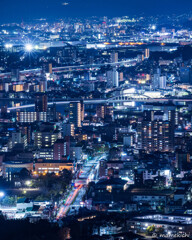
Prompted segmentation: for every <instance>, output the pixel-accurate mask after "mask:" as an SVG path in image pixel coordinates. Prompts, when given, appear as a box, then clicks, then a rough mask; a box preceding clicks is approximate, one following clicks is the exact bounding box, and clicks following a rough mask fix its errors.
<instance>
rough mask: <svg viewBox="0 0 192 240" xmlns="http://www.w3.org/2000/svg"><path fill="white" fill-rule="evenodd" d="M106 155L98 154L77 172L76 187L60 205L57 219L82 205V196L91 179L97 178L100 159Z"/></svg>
mask: <svg viewBox="0 0 192 240" xmlns="http://www.w3.org/2000/svg"><path fill="white" fill-rule="evenodd" d="M105 157H106V154H105V153H104V154H101V155H100V156H96V157H94V158H93V159H91V160H88V161H87V162H85V163H84V165H83V167H82V170H81V171H80V173H79V176H78V174H77V177H76V180H75V181H74V187H73V188H72V190H71V192H70V193H69V195H68V197H67V200H66V201H65V203H64V204H62V205H61V206H60V209H59V212H58V214H57V216H56V219H57V220H58V219H60V218H62V217H64V216H66V215H67V214H68V213H70V212H71V211H72V210H73V209H72V208H73V207H74V208H75V209H76V210H78V209H79V208H80V206H81V202H82V198H83V196H84V194H85V192H86V187H87V185H88V183H89V182H90V181H93V180H96V177H97V176H96V175H95V170H98V167H99V160H101V159H103V158H105Z"/></svg>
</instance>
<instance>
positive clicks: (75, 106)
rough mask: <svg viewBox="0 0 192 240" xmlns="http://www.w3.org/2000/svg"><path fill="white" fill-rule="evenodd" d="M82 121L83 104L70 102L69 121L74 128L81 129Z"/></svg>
mask: <svg viewBox="0 0 192 240" xmlns="http://www.w3.org/2000/svg"><path fill="white" fill-rule="evenodd" d="M83 120H84V104H83V102H80V101H79V102H71V103H70V104H69V121H70V123H73V124H74V125H75V127H81V122H82V121H83Z"/></svg>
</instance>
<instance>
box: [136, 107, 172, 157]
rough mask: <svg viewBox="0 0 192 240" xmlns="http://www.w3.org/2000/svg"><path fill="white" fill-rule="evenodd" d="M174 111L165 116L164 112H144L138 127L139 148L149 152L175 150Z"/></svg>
mask: <svg viewBox="0 0 192 240" xmlns="http://www.w3.org/2000/svg"><path fill="white" fill-rule="evenodd" d="M173 115H174V111H173V112H171V111H170V113H169V114H168V116H165V114H164V113H163V112H162V111H144V116H143V118H140V119H139V121H138V125H137V136H138V138H137V146H138V148H139V149H144V150H146V151H147V152H155V151H161V152H172V151H173V150H174V129H175V116H173Z"/></svg>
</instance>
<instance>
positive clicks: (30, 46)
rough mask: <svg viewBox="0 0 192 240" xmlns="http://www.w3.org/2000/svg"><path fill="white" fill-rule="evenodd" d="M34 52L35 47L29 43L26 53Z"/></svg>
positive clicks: (26, 46)
mask: <svg viewBox="0 0 192 240" xmlns="http://www.w3.org/2000/svg"><path fill="white" fill-rule="evenodd" d="M32 50H33V45H32V44H31V43H27V44H26V45H25V51H26V52H31V51H32Z"/></svg>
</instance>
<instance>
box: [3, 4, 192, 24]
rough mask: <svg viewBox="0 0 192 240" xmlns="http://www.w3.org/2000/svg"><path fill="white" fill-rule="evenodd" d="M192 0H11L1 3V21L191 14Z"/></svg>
mask: <svg viewBox="0 0 192 240" xmlns="http://www.w3.org/2000/svg"><path fill="white" fill-rule="evenodd" d="M191 7H192V2H191V1H190V0H183V1H181V0H175V1H174V0H168V1H167V0H162V1H161V2H160V3H159V1H157V0H155V1H152V0H146V1H142V0H137V1H127V0H119V1H115V0H111V1H109V0H104V1H103V0H97V1H90V0H82V1H79V0H68V1H62V0H58V1H56V2H55V1H51V0H48V1H44V0H41V1H37V0H35V1H33V2H31V1H30V0H27V1H23V0H18V1H14V0H10V1H5V0H3V1H2V2H1V9H0V22H1V23H5V22H21V21H33V20H35V19H41V18H47V19H50V20H53V19H60V18H65V17H92V16H108V17H118V16H127V15H128V16H138V15H140V16H142V15H144V16H147V15H152V16H154V15H156V14H158V15H167V14H168V15H170V14H184V13H190V8H191Z"/></svg>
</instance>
